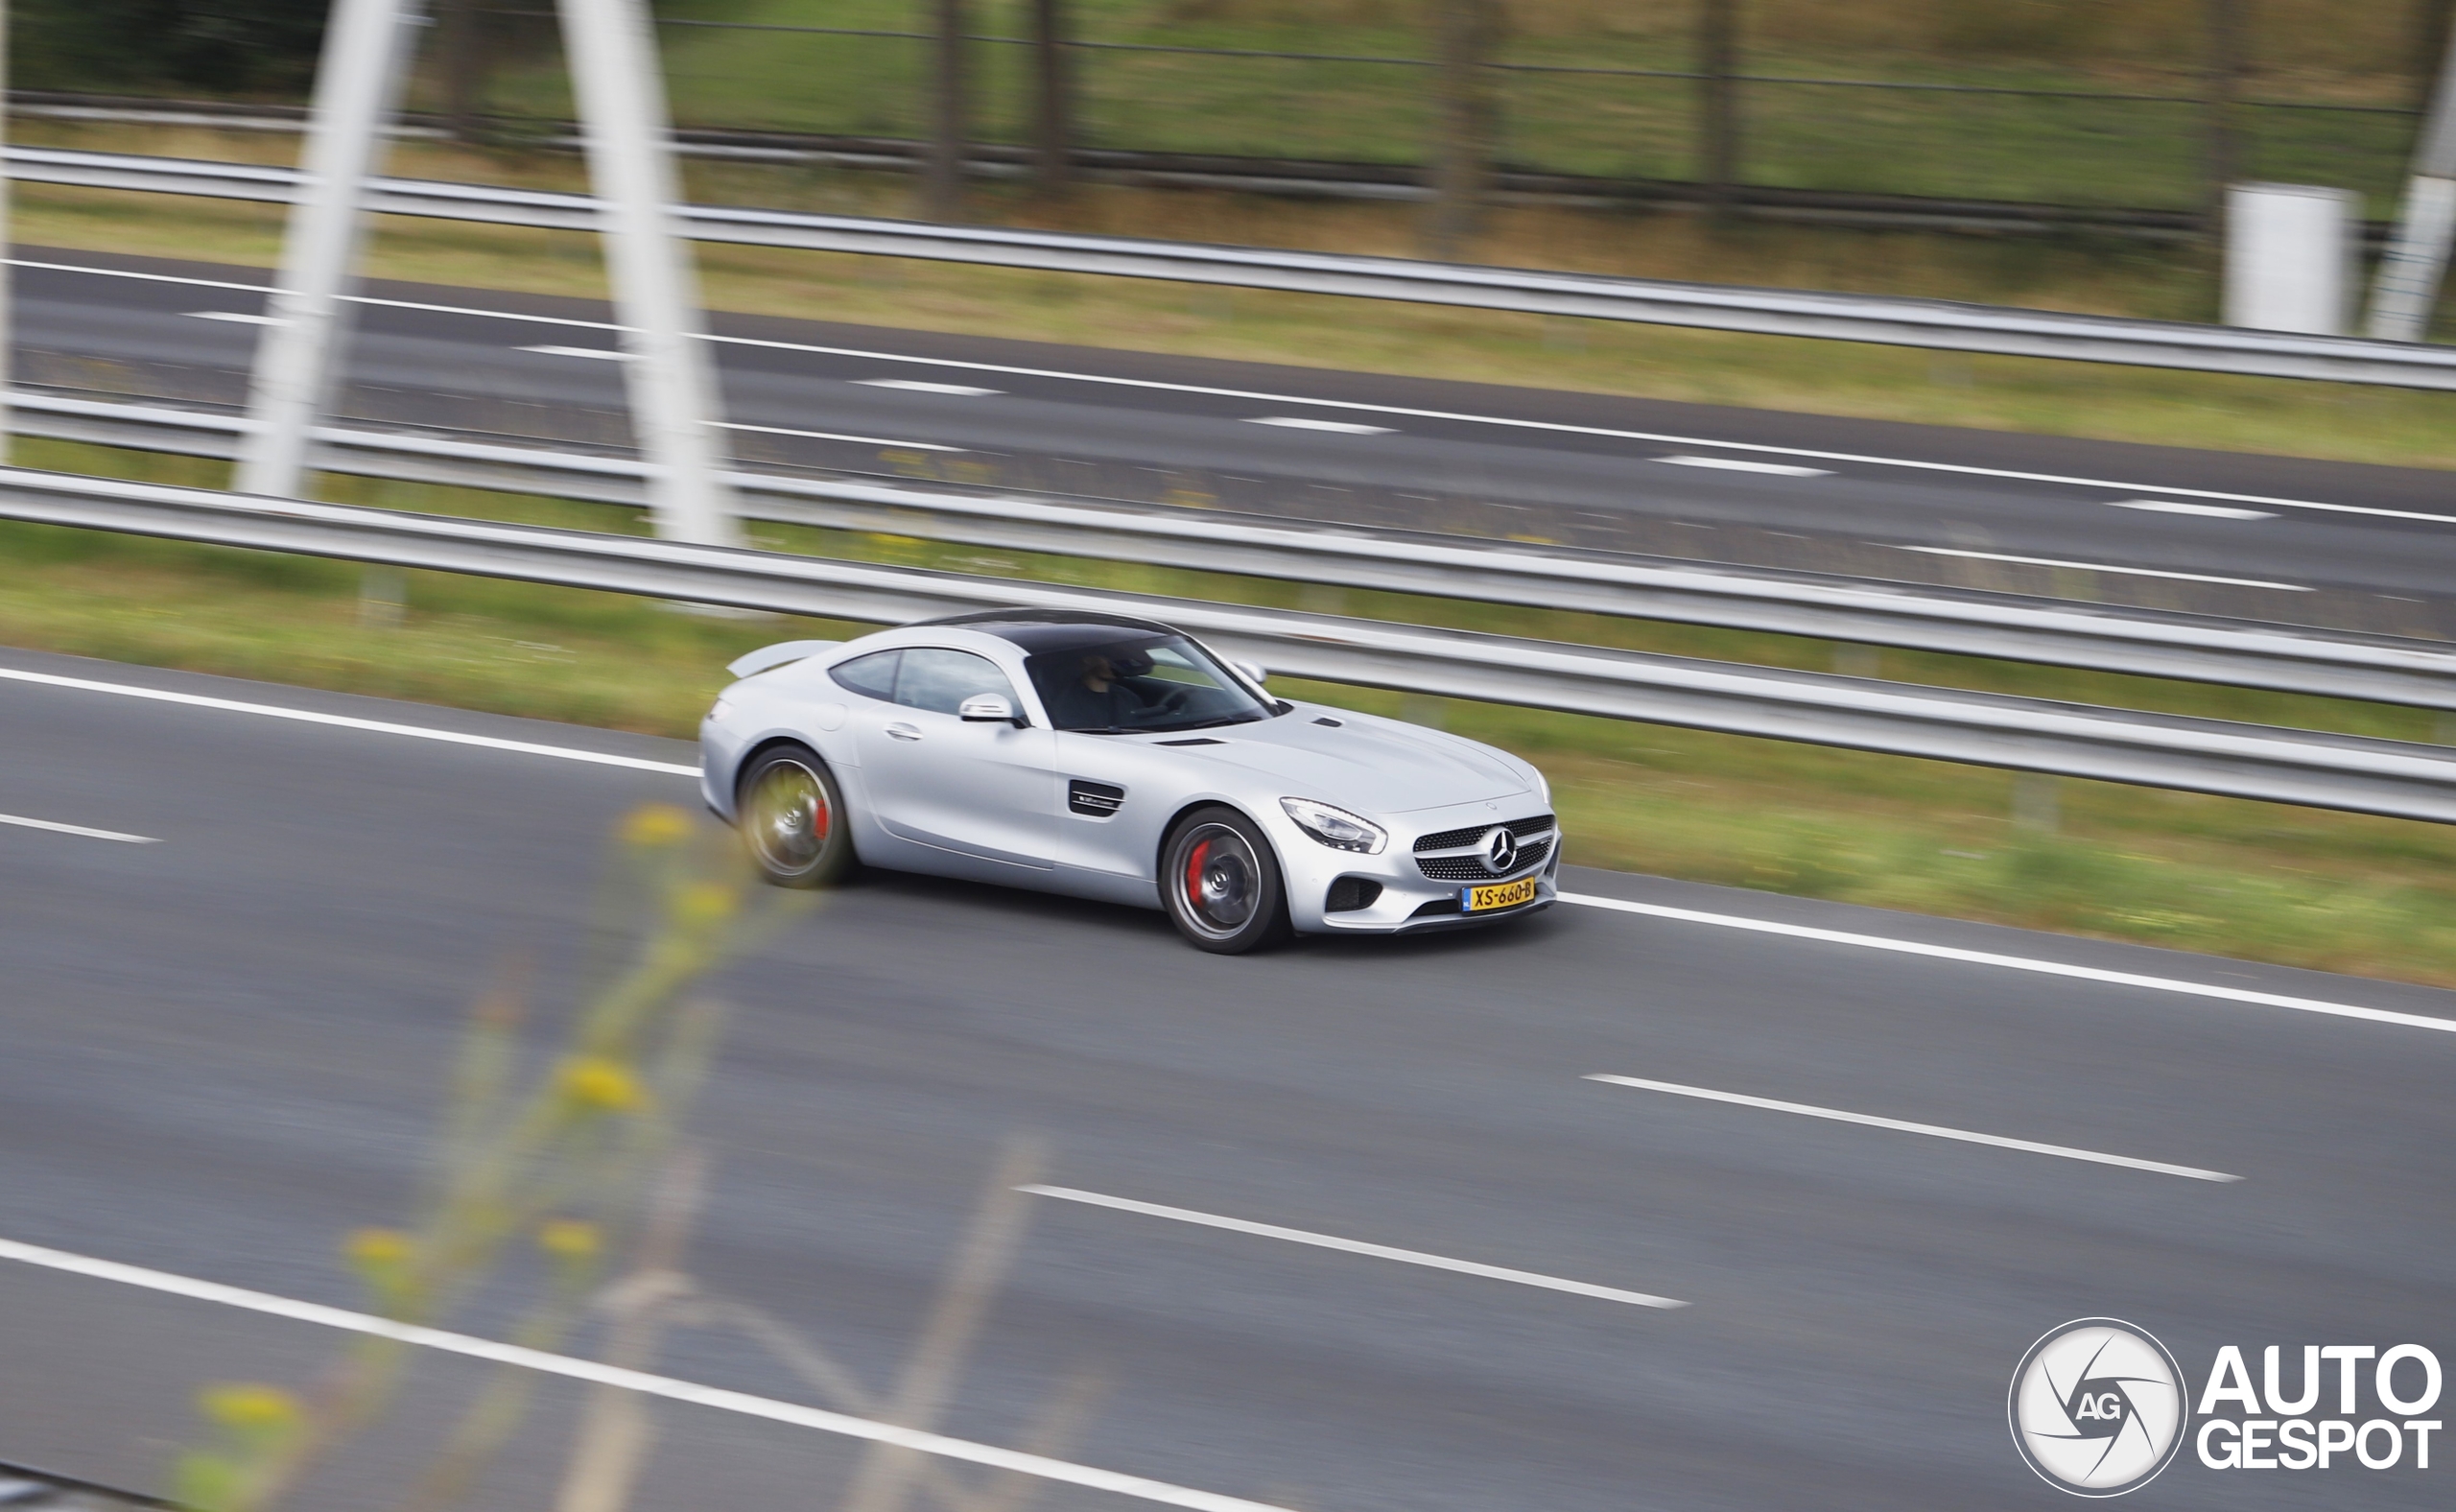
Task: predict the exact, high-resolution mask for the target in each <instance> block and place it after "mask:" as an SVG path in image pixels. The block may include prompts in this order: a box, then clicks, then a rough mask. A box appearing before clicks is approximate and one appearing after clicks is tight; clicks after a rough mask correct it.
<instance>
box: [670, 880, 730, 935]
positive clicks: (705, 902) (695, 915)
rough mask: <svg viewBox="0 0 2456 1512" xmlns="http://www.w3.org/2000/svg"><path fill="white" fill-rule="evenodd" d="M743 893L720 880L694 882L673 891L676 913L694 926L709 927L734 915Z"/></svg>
mask: <svg viewBox="0 0 2456 1512" xmlns="http://www.w3.org/2000/svg"><path fill="white" fill-rule="evenodd" d="M741 903H742V895H741V894H740V893H739V892H736V891H735V890H734V889H733V888H731V887H728V886H725V885H724V884H723V883H720V882H695V883H693V884H691V886H687V887H684V888H682V889H680V890H679V891H677V892H676V893H674V895H673V917H674V921H675V922H676V923H678V924H681V925H684V926H685V927H687V928H691V929H706V928H707V927H708V926H709V925H712V924H720V923H722V922H724V921H725V920H726V919H729V918H731V917H732V916H733V911H734V910H735V909H736V908H738V907H740V905H741Z"/></svg>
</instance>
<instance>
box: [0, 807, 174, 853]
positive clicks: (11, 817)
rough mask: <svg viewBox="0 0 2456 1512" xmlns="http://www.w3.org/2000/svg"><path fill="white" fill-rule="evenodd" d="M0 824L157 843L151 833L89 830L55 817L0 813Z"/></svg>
mask: <svg viewBox="0 0 2456 1512" xmlns="http://www.w3.org/2000/svg"><path fill="white" fill-rule="evenodd" d="M0 824H14V825H16V826H18V827H19V828H21V829H29V830H50V831H52V832H53V833H54V834H58V835H82V836H83V837H85V839H89V840H118V841H119V842H120V843H121V844H123V845H159V844H161V843H162V842H161V841H160V840H158V839H154V838H153V836H151V835H122V834H121V833H120V832H119V831H117V830H89V829H87V828H85V826H83V825H82V824H62V823H60V822H59V821H58V820H56V819H30V818H27V817H26V816H25V815H19V814H0Z"/></svg>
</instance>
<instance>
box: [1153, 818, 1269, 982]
mask: <svg viewBox="0 0 2456 1512" xmlns="http://www.w3.org/2000/svg"><path fill="white" fill-rule="evenodd" d="M1160 897H1161V901H1162V903H1163V905H1164V906H1165V907H1166V908H1167V909H1168V910H1169V923H1171V924H1173V925H1175V926H1176V927H1177V933H1179V934H1182V935H1184V936H1185V940H1186V943H1187V944H1189V945H1192V946H1193V948H1194V949H1196V950H1203V951H1209V952H1211V953H1212V954H1213V955H1215V956H1241V955H1243V954H1244V953H1245V952H1247V951H1250V950H1258V949H1261V948H1263V947H1264V946H1268V945H1274V944H1277V943H1278V942H1279V941H1280V940H1282V939H1284V938H1286V937H1287V934H1288V933H1289V931H1288V927H1287V886H1286V885H1285V884H1284V883H1283V882H1282V881H1281V879H1280V874H1279V858H1278V857H1277V856H1276V855H1275V854H1273V853H1272V851H1271V848H1270V841H1269V840H1268V839H1264V838H1263V832H1262V830H1261V828H1260V827H1258V826H1257V825H1256V824H1255V823H1254V821H1253V820H1251V819H1249V818H1247V817H1245V816H1244V815H1241V814H1240V813H1238V812H1237V811H1236V810H1234V809H1231V808H1226V807H1224V806H1219V805H1214V806H1213V807H1211V808H1207V809H1197V810H1195V811H1194V812H1193V813H1192V814H1190V815H1186V818H1185V822H1183V823H1182V824H1179V825H1178V826H1177V828H1176V830H1175V831H1174V832H1173V833H1172V834H1170V835H1169V843H1168V846H1167V847H1166V850H1165V852H1164V854H1163V858H1162V864H1161V868H1160Z"/></svg>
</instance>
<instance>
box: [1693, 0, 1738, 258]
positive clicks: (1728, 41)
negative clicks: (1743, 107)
mask: <svg viewBox="0 0 2456 1512" xmlns="http://www.w3.org/2000/svg"><path fill="white" fill-rule="evenodd" d="M1697 74H1698V79H1697V178H1698V181H1699V182H1701V183H1703V184H1704V185H1705V187H1706V201H1707V202H1708V203H1709V204H1712V206H1713V207H1714V208H1715V210H1716V212H1717V213H1720V212H1722V211H1724V210H1726V209H1728V208H1729V206H1730V204H1731V198H1732V186H1733V185H1734V184H1736V183H1737V182H1738V181H1739V78H1738V74H1739V6H1738V0H1697Z"/></svg>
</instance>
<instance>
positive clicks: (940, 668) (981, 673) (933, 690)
mask: <svg viewBox="0 0 2456 1512" xmlns="http://www.w3.org/2000/svg"><path fill="white" fill-rule="evenodd" d="M977 693H994V694H996V695H998V696H999V697H1002V698H1004V699H1005V700H1006V702H1007V704H1008V705H1009V706H1015V688H1014V684H1012V683H1010V682H1008V681H1007V680H1006V674H1005V673H1003V672H1000V671H999V670H998V664H997V663H996V662H993V661H991V660H990V659H989V658H988V657H986V656H976V655H974V654H973V653H972V652H970V651H956V650H946V649H945V648H943V647H937V646H915V647H913V648H912V649H910V650H907V651H906V652H905V653H904V666H903V668H902V669H901V670H900V671H899V672H898V673H896V677H895V701H896V702H898V703H901V704H903V705H905V706H906V707H907V708H912V709H927V710H929V711H930V712H931V713H933V714H953V713H955V712H956V710H957V709H958V708H960V707H961V706H962V704H963V700H964V699H966V698H969V697H972V696H973V695H974V694H977Z"/></svg>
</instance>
